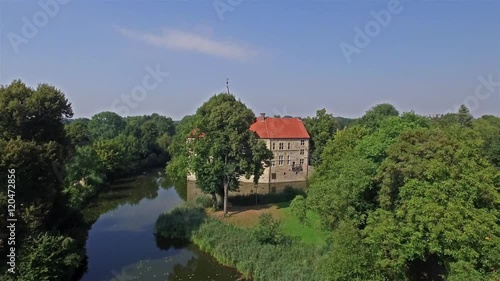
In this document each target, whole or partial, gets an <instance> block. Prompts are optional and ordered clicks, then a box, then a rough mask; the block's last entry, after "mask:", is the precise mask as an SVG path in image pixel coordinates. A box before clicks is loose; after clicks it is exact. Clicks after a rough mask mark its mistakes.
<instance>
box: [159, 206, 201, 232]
mask: <svg viewBox="0 0 500 281" xmlns="http://www.w3.org/2000/svg"><path fill="white" fill-rule="evenodd" d="M206 217H207V215H206V213H205V209H203V208H202V207H199V206H194V205H189V204H186V205H182V206H179V207H177V208H175V209H173V210H172V211H170V212H168V213H164V214H161V215H160V216H159V217H158V219H157V220H156V225H155V234H159V235H161V236H162V237H165V238H170V239H181V240H189V239H190V238H191V234H192V233H193V231H194V230H196V229H198V228H199V227H200V225H201V224H202V223H203V222H204V221H205V219H206Z"/></svg>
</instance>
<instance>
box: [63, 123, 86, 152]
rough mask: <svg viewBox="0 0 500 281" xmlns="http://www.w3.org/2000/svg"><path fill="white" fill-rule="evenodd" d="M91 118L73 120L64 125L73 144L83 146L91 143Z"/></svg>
mask: <svg viewBox="0 0 500 281" xmlns="http://www.w3.org/2000/svg"><path fill="white" fill-rule="evenodd" d="M88 123H89V120H88V119H86V118H79V119H75V120H73V121H71V122H70V123H68V124H66V125H65V126H64V131H65V132H66V137H67V138H68V141H69V143H70V144H71V145H72V146H81V145H88V144H90V142H91V140H90V133H89V130H88V127H87V126H88Z"/></svg>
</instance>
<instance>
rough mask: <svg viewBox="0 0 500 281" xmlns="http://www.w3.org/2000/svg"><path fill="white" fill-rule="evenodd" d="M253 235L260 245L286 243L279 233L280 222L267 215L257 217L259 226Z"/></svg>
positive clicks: (283, 236)
mask: <svg viewBox="0 0 500 281" xmlns="http://www.w3.org/2000/svg"><path fill="white" fill-rule="evenodd" d="M253 233H254V235H255V237H256V238H257V241H259V243H261V244H273V245H278V244H281V243H285V242H287V241H286V240H287V239H286V237H285V235H283V233H282V232H281V221H279V220H275V219H274V218H273V216H272V215H271V214H269V213H264V214H261V215H260V216H259V225H258V226H257V227H256V228H255V229H254V230H253Z"/></svg>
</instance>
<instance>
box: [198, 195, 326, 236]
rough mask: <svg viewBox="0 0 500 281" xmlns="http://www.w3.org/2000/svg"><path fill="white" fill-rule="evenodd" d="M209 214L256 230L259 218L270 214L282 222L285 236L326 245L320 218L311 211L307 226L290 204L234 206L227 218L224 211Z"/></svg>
mask: <svg viewBox="0 0 500 281" xmlns="http://www.w3.org/2000/svg"><path fill="white" fill-rule="evenodd" d="M206 211H207V214H208V215H209V216H211V217H213V218H216V219H219V220H221V221H222V222H224V223H230V224H232V225H235V226H239V227H242V228H248V229H251V228H254V227H256V226H257V225H258V223H259V216H261V215H262V214H265V213H268V214H271V216H272V217H273V218H274V219H278V220H280V221H281V230H282V231H283V234H285V235H288V236H292V237H297V238H299V239H300V240H301V241H302V242H304V243H306V244H314V245H325V244H326V237H327V233H326V232H325V231H323V230H322V229H321V226H320V219H319V216H318V215H317V214H315V213H313V212H311V211H308V212H307V224H306V225H304V224H302V223H300V222H299V220H298V219H297V217H295V216H294V215H293V214H292V213H291V209H290V202H281V203H274V204H266V205H259V206H233V207H231V209H230V210H229V212H228V216H227V217H223V211H212V210H211V209H206Z"/></svg>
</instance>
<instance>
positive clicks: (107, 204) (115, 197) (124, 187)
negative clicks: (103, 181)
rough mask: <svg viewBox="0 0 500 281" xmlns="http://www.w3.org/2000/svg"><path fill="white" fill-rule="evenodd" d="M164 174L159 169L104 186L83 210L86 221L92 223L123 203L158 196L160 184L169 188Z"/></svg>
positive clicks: (134, 202) (133, 202) (135, 203)
mask: <svg viewBox="0 0 500 281" xmlns="http://www.w3.org/2000/svg"><path fill="white" fill-rule="evenodd" d="M164 183H165V179H164V176H163V175H162V174H161V173H160V174H158V171H153V172H151V173H149V174H145V175H141V176H137V177H129V178H124V179H119V180H116V181H115V182H113V184H111V185H109V186H104V187H102V189H103V190H102V191H101V192H100V193H99V195H98V197H97V198H95V199H94V200H92V202H91V203H90V204H89V205H88V206H87V207H86V208H85V209H84V210H83V214H84V217H85V221H86V223H87V224H88V225H89V226H90V225H92V224H93V223H94V222H95V221H97V219H99V216H100V215H101V214H104V213H107V212H109V211H112V210H114V209H116V208H118V206H120V205H123V204H130V205H137V204H138V203H139V202H140V201H141V200H142V199H144V198H147V199H154V198H156V197H157V196H158V186H161V187H162V188H164V189H168V188H170V187H171V186H170V185H168V184H167V185H165V184H164Z"/></svg>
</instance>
